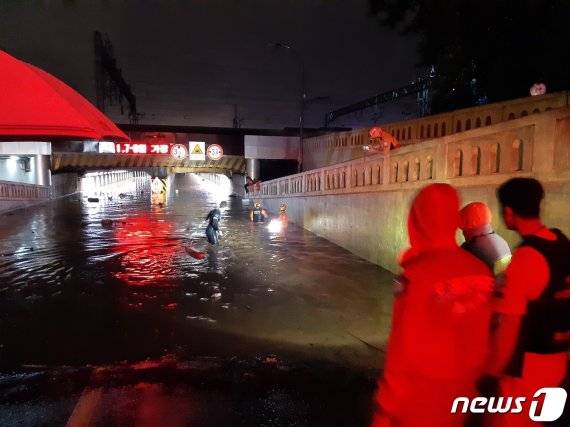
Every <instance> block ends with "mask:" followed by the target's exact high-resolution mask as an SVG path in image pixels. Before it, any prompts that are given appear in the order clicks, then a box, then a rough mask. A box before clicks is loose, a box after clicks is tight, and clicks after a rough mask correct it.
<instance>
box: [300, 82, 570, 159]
mask: <svg viewBox="0 0 570 427" xmlns="http://www.w3.org/2000/svg"><path fill="white" fill-rule="evenodd" d="M568 105H570V104H569V92H568V91H565V92H556V93H552V94H547V95H542V96H531V97H527V98H520V99H515V100H511V101H506V102H501V103H496V104H487V105H482V106H478V107H472V108H466V109H462V110H456V111H453V112H449V113H443V114H437V115H433V116H428V117H423V118H420V119H414V120H408V121H403V122H396V123H388V124H384V125H381V127H382V129H384V131H386V132H388V133H390V134H392V135H394V136H395V137H396V138H397V139H398V140H399V141H400V143H401V144H402V145H407V144H415V143H418V142H422V141H426V140H430V139H433V138H441V137H445V136H450V135H454V134H458V133H462V132H466V131H470V130H473V129H480V128H485V127H487V126H491V125H496V124H499V123H504V122H508V121H510V120H515V119H518V118H521V117H527V116H531V115H533V114H537V113H544V112H547V111H551V110H555V109H559V108H564V107H567V106H568ZM368 143H369V139H368V129H367V128H366V129H357V130H354V131H350V132H338V133H334V134H328V135H323V136H319V137H314V138H309V139H306V140H305V141H304V143H303V152H304V161H303V163H304V166H305V167H306V168H308V169H315V168H320V167H323V166H328V165H331V164H334V163H338V162H341V161H347V160H352V159H354V158H359V157H360V156H361V149H362V146H363V145H366V144H368Z"/></svg>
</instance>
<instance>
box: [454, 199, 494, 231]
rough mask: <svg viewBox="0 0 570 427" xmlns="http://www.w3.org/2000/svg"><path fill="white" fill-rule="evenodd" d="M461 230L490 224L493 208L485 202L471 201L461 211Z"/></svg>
mask: <svg viewBox="0 0 570 427" xmlns="http://www.w3.org/2000/svg"><path fill="white" fill-rule="evenodd" d="M459 217H460V224H459V228H460V229H461V230H470V229H472V228H476V227H480V226H482V225H485V224H490V223H491V219H492V215H491V210H490V209H489V208H488V207H487V205H486V204H485V203H481V202H473V203H469V204H468V205H467V206H465V207H464V208H463V209H461V210H460V211H459Z"/></svg>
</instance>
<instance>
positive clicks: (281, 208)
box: [279, 203, 287, 212]
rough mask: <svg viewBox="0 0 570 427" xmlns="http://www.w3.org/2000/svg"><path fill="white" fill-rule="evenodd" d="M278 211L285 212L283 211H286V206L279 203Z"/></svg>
mask: <svg viewBox="0 0 570 427" xmlns="http://www.w3.org/2000/svg"><path fill="white" fill-rule="evenodd" d="M279 210H280V211H281V212H285V211H286V210H287V205H285V203H281V204H280V205H279Z"/></svg>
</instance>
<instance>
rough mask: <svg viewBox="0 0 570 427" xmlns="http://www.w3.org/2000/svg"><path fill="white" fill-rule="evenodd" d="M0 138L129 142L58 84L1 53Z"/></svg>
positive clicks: (105, 118) (87, 103)
mask: <svg viewBox="0 0 570 427" xmlns="http://www.w3.org/2000/svg"><path fill="white" fill-rule="evenodd" d="M0 137H1V138H2V139H6V137H27V138H29V137H47V138H49V137H68V138H76V139H98V140H113V141H128V140H129V137H128V136H127V135H125V134H124V133H123V132H122V131H121V130H120V129H119V128H118V127H117V126H116V125H115V124H114V123H113V122H112V121H111V120H109V119H108V118H107V117H106V116H105V115H104V114H103V113H101V112H100V111H99V110H98V109H97V108H96V107H95V106H94V105H93V104H91V103H90V102H89V101H87V100H86V99H85V98H83V97H82V96H81V95H80V94H79V93H77V92H76V91H75V90H73V89H72V88H70V87H69V86H67V85H66V84H65V83H63V82H62V81H61V80H59V79H57V78H55V77H54V76H52V75H51V74H49V73H46V72H45V71H43V70H40V69H39V68H36V67H34V66H33V65H31V64H27V63H25V62H23V61H20V60H18V59H16V58H14V57H13V56H10V55H8V54H7V53H6V52H3V51H1V50H0Z"/></svg>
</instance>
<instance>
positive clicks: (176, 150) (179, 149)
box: [170, 144, 188, 160]
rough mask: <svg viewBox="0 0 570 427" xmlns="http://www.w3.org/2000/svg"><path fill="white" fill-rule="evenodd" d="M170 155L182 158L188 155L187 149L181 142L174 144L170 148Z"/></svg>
mask: <svg viewBox="0 0 570 427" xmlns="http://www.w3.org/2000/svg"><path fill="white" fill-rule="evenodd" d="M170 155H171V156H172V157H174V158H175V159H178V160H182V159H185V158H186V156H187V155H188V149H187V148H186V147H185V146H184V145H182V144H174V145H173V146H172V148H171V149H170Z"/></svg>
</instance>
